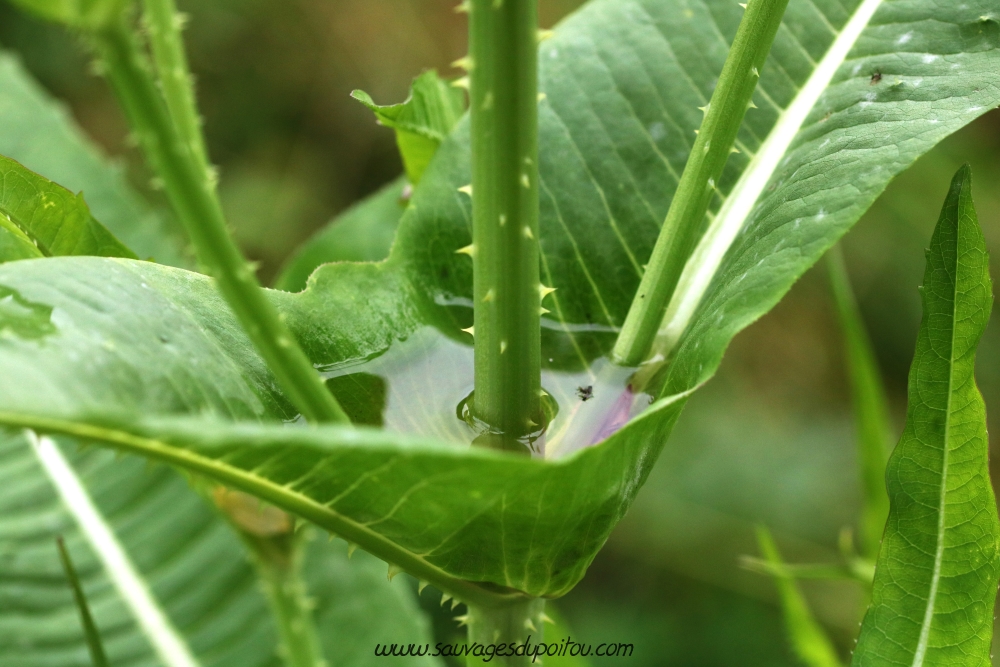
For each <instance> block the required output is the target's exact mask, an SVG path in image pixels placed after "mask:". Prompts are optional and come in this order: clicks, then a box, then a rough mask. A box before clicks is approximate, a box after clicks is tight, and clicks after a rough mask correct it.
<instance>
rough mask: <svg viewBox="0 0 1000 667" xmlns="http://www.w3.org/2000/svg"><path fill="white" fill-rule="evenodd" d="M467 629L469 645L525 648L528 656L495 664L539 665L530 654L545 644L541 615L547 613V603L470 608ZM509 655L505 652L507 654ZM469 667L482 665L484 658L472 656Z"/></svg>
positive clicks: (500, 659)
mask: <svg viewBox="0 0 1000 667" xmlns="http://www.w3.org/2000/svg"><path fill="white" fill-rule="evenodd" d="M468 608H469V612H468V614H469V615H468V621H467V622H468V625H469V643H470V644H473V643H479V644H482V645H484V646H490V645H494V646H499V645H501V644H502V645H504V649H506V648H507V647H508V646H509V645H510V644H514V645H515V647H516V646H519V645H521V644H526V643H527V642H529V641H530V643H531V645H530V646H527V651H525V652H526V653H528V654H527V655H518V656H500V655H498V656H497V657H495V658H493V660H492V663H493V664H496V665H498V666H499V667H525V666H527V665H532V664H537V662H540V659H539V660H535V659H533V658H534V654H533V653H531V651H532V650H533V649H534V647H535V646H536V645H537V644H538V643H539V642H540V641H542V612H543V611H544V610H545V600H542V599H533V600H525V601H524V602H519V603H517V604H512V605H505V606H502V607H476V606H473V605H469V607H468ZM505 652H506V651H505ZM468 664H469V667H472V666H473V665H482V664H483V658H482V657H481V656H480V657H475V656H469V659H468Z"/></svg>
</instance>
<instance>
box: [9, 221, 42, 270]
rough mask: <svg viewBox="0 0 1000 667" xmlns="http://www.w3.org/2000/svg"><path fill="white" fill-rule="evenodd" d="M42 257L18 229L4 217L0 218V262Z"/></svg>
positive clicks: (35, 246) (36, 247)
mask: <svg viewBox="0 0 1000 667" xmlns="http://www.w3.org/2000/svg"><path fill="white" fill-rule="evenodd" d="M44 256H45V255H43V254H42V251H41V250H39V249H38V246H37V245H35V244H34V242H33V241H32V240H31V239H30V238H28V236H27V235H26V234H25V233H24V232H23V231H21V228H20V227H18V226H17V225H15V224H14V223H13V221H11V220H8V219H7V218H6V217H4V216H0V261H5V262H13V261H15V260H18V259H35V258H37V257H44Z"/></svg>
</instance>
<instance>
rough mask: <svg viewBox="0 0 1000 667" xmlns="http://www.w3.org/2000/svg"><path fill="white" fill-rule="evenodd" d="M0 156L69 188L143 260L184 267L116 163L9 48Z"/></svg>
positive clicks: (1, 71)
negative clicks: (74, 120) (81, 193)
mask: <svg viewBox="0 0 1000 667" xmlns="http://www.w3.org/2000/svg"><path fill="white" fill-rule="evenodd" d="M0 155H6V156H8V157H10V158H12V159H14V160H17V161H18V162H20V163H21V164H23V165H24V166H25V167H27V168H28V169H30V170H32V171H34V172H37V173H39V174H42V175H44V176H45V177H46V178H49V179H51V180H53V181H55V182H56V183H59V184H60V185H62V186H63V187H66V188H69V189H70V190H72V191H74V192H83V193H84V194H85V195H86V198H87V203H88V204H89V205H90V209H91V211H93V213H94V217H96V218H97V219H98V220H100V221H101V222H103V223H104V224H105V225H106V226H107V227H108V229H109V230H110V231H111V232H112V233H113V234H114V235H115V236H116V237H118V238H119V239H121V240H122V242H123V243H124V244H125V246H126V247H128V248H131V249H132V250H133V251H135V253H136V254H138V255H139V256H140V257H142V258H148V257H152V258H154V259H155V260H156V261H158V262H161V263H165V264H171V265H173V266H187V265H189V264H190V261H189V260H187V259H185V257H184V254H183V252H182V251H181V248H182V244H181V243H180V241H179V240H178V237H177V235H176V234H173V233H171V232H170V231H169V230H168V229H167V228H166V226H165V224H164V220H163V219H161V217H160V216H159V215H158V214H156V213H155V212H153V211H152V210H151V209H150V207H149V205H148V204H146V203H145V202H144V201H142V199H141V198H140V197H139V196H138V195H137V194H136V193H135V192H134V191H133V190H132V189H131V188H130V186H129V185H128V183H127V181H126V178H125V176H124V174H123V173H122V170H121V167H120V166H118V165H116V164H114V163H112V162H110V161H109V160H108V159H107V158H105V157H104V156H102V155H101V154H100V153H99V151H98V150H97V148H96V147H95V146H94V144H93V142H91V141H90V140H89V139H87V138H86V137H84V135H83V133H82V132H81V131H80V129H79V128H78V127H77V126H76V124H75V123H74V122H73V121H72V120H71V119H70V117H69V112H68V110H67V109H66V107H65V106H64V105H63V104H62V103H60V102H56V101H55V100H53V99H52V98H51V97H50V96H49V94H48V93H47V92H45V91H44V90H43V89H42V88H41V86H39V85H38V83H36V82H35V81H34V80H33V79H32V78H31V76H30V75H29V74H28V73H27V72H26V71H25V69H24V67H23V66H22V65H21V64H20V63H19V62H18V60H17V58H16V57H15V56H13V55H12V54H10V53H9V52H4V51H0Z"/></svg>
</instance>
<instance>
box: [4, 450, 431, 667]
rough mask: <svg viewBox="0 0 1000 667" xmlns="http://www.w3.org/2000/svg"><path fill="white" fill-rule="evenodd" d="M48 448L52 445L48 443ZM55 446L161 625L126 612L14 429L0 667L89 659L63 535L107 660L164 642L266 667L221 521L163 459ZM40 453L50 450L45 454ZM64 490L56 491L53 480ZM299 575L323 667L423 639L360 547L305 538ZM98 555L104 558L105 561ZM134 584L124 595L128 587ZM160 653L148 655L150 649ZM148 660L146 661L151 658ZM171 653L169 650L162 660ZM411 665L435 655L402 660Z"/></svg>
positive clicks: (249, 580) (249, 579)
mask: <svg viewBox="0 0 1000 667" xmlns="http://www.w3.org/2000/svg"><path fill="white" fill-rule="evenodd" d="M52 446H54V445H52ZM74 449H75V448H73V447H62V448H61V450H60V451H61V454H62V457H64V459H65V460H67V461H68V462H69V465H70V469H71V470H72V471H74V472H75V474H76V476H78V478H79V481H80V482H81V483H82V485H83V487H84V488H85V489H86V491H87V492H88V494H89V496H90V497H91V499H92V501H93V504H94V506H95V507H96V509H97V511H98V514H97V516H98V518H99V519H100V520H101V522H103V523H105V524H106V525H107V526H108V527H109V528H110V529H111V530H112V534H113V536H114V538H115V539H116V540H117V541H118V543H119V544H120V546H121V547H122V549H123V551H124V553H125V554H126V556H127V557H128V558H129V560H130V561H131V565H132V566H133V568H134V570H135V572H136V573H137V575H138V580H139V581H140V582H141V584H142V585H144V586H146V587H148V589H149V591H150V592H151V594H152V596H151V598H150V600H149V601H150V602H151V603H152V604H151V608H152V610H154V611H156V610H159V612H161V613H162V614H164V615H165V617H166V619H167V622H168V625H167V627H166V628H163V627H159V628H157V627H156V626H155V625H154V626H149V625H148V624H143V623H141V622H139V621H138V620H137V617H138V616H139V610H145V611H146V613H149V609H150V607H146V606H143V604H142V600H141V599H140V600H136V599H135V598H134V597H130V596H128V595H126V594H125V593H123V587H124V588H126V589H127V588H128V579H127V573H123V570H122V568H121V566H120V563H118V562H115V561H113V560H111V561H107V560H106V558H105V556H106V554H103V555H102V554H101V553H100V552H99V551H96V550H95V546H94V544H95V542H96V544H98V545H100V546H101V547H102V548H106V546H107V544H106V543H105V542H104V541H103V540H101V539H100V535H99V534H97V535H95V532H94V531H93V530H92V529H88V528H81V523H80V521H79V519H78V516H77V515H78V514H79V513H80V509H81V508H80V506H79V505H76V504H75V505H72V506H70V505H67V504H66V502H65V501H64V500H61V499H60V495H59V493H57V491H56V488H55V487H54V486H53V484H52V482H51V481H50V478H49V474H47V471H50V468H51V461H49V460H48V457H47V458H46V464H45V465H44V466H43V465H42V464H41V463H40V460H41V459H40V458H39V455H38V449H37V448H36V447H33V446H32V445H31V444H29V441H28V439H27V438H25V437H24V436H21V435H17V434H15V433H13V432H4V433H2V434H0V480H2V481H3V484H4V489H5V492H4V494H2V495H0V513H2V516H3V517H4V522H3V526H0V569H2V571H3V573H4V576H3V577H2V578H0V664H3V665H4V666H5V667H7V666H10V667H45V666H49V665H51V666H52V667H66V666H67V665H80V666H81V667H82V666H83V665H87V664H89V662H88V658H87V646H86V643H85V642H84V638H83V634H82V633H81V631H80V620H79V616H78V613H77V610H76V606H75V604H74V603H73V601H72V598H71V597H70V596H69V595H67V593H66V579H65V575H64V574H63V571H62V567H61V565H60V562H59V559H58V556H57V553H56V550H55V549H54V548H53V546H52V542H53V540H54V539H55V536H56V535H60V534H61V535H65V537H66V542H67V545H68V547H69V548H70V549H71V550H72V552H73V554H74V556H75V559H76V563H77V565H78V568H79V573H80V579H81V583H82V585H83V587H84V589H85V590H87V591H88V594H89V598H90V601H91V603H92V605H93V611H94V617H95V621H96V623H97V625H98V626H99V627H100V628H101V630H102V633H103V635H104V639H105V647H106V649H107V653H108V658H109V661H110V663H111V664H112V665H117V664H126V663H129V662H143V663H145V662H149V663H152V664H162V665H164V667H179V666H180V665H189V664H192V663H189V662H185V661H184V660H183V659H178V658H174V659H164V658H162V656H163V654H164V650H166V648H169V647H170V646H171V645H172V644H171V636H172V633H173V639H174V640H175V641H176V640H177V638H179V639H180V642H181V645H182V646H183V645H185V644H186V646H187V647H188V649H189V651H190V654H193V656H194V659H195V660H196V661H198V662H197V663H195V664H203V665H218V666H232V667H258V666H260V667H264V666H266V667H279V666H280V665H281V664H282V663H281V660H280V659H279V658H278V657H277V655H276V647H277V635H276V631H275V629H274V626H273V621H272V620H271V617H270V613H269V610H268V608H267V605H266V602H265V599H264V597H263V595H262V594H261V592H260V590H259V585H258V581H257V579H256V577H255V576H254V572H253V569H252V568H251V567H250V564H249V563H248V562H247V558H246V555H245V553H244V550H243V548H242V545H241V544H240V543H239V541H238V540H237V538H236V536H235V535H234V534H233V532H232V531H231V529H230V528H229V527H228V526H227V525H226V523H225V522H224V521H223V520H222V519H221V518H220V517H219V515H218V513H217V512H216V511H215V510H214V509H212V508H210V507H208V506H207V505H206V504H205V503H204V502H203V501H202V500H201V498H199V496H198V495H197V494H195V493H193V492H192V491H191V490H190V488H189V487H188V484H187V483H186V482H185V481H184V480H183V479H181V478H180V477H179V476H178V475H177V474H176V473H174V472H172V471H170V470H169V469H167V468H165V467H153V468H150V467H149V466H148V465H146V464H144V463H143V462H141V461H137V460H131V461H130V460H115V459H114V457H112V456H110V455H108V454H107V453H103V452H94V451H90V452H84V453H78V452H74ZM45 452H46V453H47V454H48V455H51V453H52V450H51V448H49V449H46V450H45ZM59 490H60V491H64V490H65V489H64V487H60V489H59ZM307 547H308V548H307V549H306V551H305V555H306V559H305V563H304V566H303V570H304V572H305V573H306V576H307V584H308V586H309V591H310V595H311V597H312V598H313V599H315V600H316V608H315V611H314V617H315V619H316V623H317V626H318V627H319V629H320V635H321V639H322V641H323V648H324V651H325V654H326V658H327V660H328V661H329V662H330V664H351V665H355V664H356V665H371V666H372V667H374V666H375V665H377V664H379V662H378V659H376V658H374V657H373V655H372V649H373V647H374V645H375V643H376V642H380V641H381V642H384V641H385V640H386V639H387V638H392V639H393V640H394V641H407V642H420V643H424V642H427V641H430V637H431V635H430V630H429V627H428V623H427V620H426V619H425V618H424V617H423V616H422V615H421V614H420V612H419V609H418V607H417V605H416V601H415V599H414V598H413V595H412V592H411V591H410V590H409V588H408V587H407V586H405V584H404V583H403V582H401V581H400V580H397V581H395V582H393V583H392V584H390V583H389V582H387V581H386V570H385V564H384V563H382V562H381V561H378V560H377V559H375V558H372V557H370V556H368V555H367V554H355V555H354V557H353V558H352V559H351V560H348V558H347V547H346V545H345V544H344V543H343V542H339V543H332V544H331V543H328V542H327V540H326V538H325V536H324V537H318V536H317V537H316V539H313V540H311V541H310V542H309V543H308V545H307ZM109 562H110V563H111V564H110V565H109ZM133 592H134V591H133ZM158 649H159V650H158ZM158 655H159V656H161V657H160V662H158V663H154V661H156V660H157V656H158ZM174 655H176V653H175V654H174ZM407 664H413V665H424V666H429V665H435V664H437V662H435V661H433V660H430V659H424V660H422V661H421V660H416V659H414V660H413V661H412V662H411V663H407Z"/></svg>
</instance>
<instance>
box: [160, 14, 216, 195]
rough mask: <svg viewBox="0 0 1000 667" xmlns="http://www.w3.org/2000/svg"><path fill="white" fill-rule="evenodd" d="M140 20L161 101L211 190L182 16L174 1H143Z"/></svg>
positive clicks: (206, 151)
mask: <svg viewBox="0 0 1000 667" xmlns="http://www.w3.org/2000/svg"><path fill="white" fill-rule="evenodd" d="M144 8H145V13H144V15H143V20H144V22H145V25H146V31H147V33H148V34H149V44H150V47H151V50H152V53H153V64H154V65H155V66H156V73H157V76H158V77H159V80H160V88H161V89H162V91H163V99H164V100H165V101H166V103H167V109H168V110H169V111H170V116H171V118H173V120H174V125H175V126H176V127H177V133H178V134H179V135H180V138H181V141H183V142H184V143H185V144H186V145H187V147H188V150H189V151H190V153H191V156H192V157H193V158H194V160H195V162H197V163H198V166H199V167H200V168H201V170H202V172H203V179H204V181H205V183H208V184H210V185H211V187H213V188H214V180H215V179H214V176H213V175H212V169H211V167H210V166H209V162H208V150H207V149H206V148H205V138H204V135H203V134H202V131H201V116H200V115H199V114H198V103H197V101H196V100H195V94H194V80H193V79H192V77H191V72H190V69H189V68H188V61H187V53H186V52H185V50H184V41H183V38H182V37H181V31H182V29H183V27H184V22H185V18H186V17H185V16H184V15H183V14H181V13H179V12H178V11H177V5H176V4H175V3H174V0H144Z"/></svg>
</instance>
